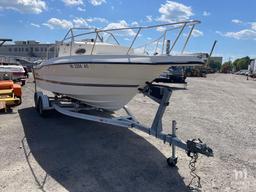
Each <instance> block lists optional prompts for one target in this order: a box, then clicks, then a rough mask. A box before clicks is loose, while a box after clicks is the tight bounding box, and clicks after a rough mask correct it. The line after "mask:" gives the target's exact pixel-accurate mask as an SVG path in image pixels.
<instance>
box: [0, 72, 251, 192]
mask: <svg viewBox="0 0 256 192" xmlns="http://www.w3.org/2000/svg"><path fill="white" fill-rule="evenodd" d="M23 93H24V96H23V104H22V105H21V106H19V107H17V108H15V109H14V111H13V113H12V114H1V115H0V191H26V192H28V191H54V192H58V191H75V192H76V191H92V192H96V191H100V192H102V191H111V192H112V191H113V192H114V191H152V192H155V191H159V192H160V191H161V192H163V191H188V189H187V187H186V185H187V184H188V183H189V181H190V179H191V176H190V174H189V168H188V162H189V160H190V159H189V157H187V156H186V154H185V153H184V152H183V151H181V150H178V152H177V154H178V157H179V160H178V164H177V167H178V168H169V167H168V166H167V164H166V157H169V156H170V151H171V150H170V147H169V146H168V145H164V144H163V143H162V142H160V141H158V140H156V139H154V138H152V137H151V136H148V135H146V134H144V133H141V132H139V131H133V130H129V129H123V128H120V127H114V126H106V125H102V124H97V123H93V122H89V121H83V120H78V119H74V118H69V117H66V116H63V115H60V114H58V113H57V112H56V113H52V114H51V116H50V117H48V118H46V119H43V118H41V117H39V116H38V114H37V113H36V112H35V109H34V104H33V83H32V80H30V81H29V82H28V83H27V85H25V86H24V87H23ZM156 107H157V105H156V104H155V103H153V102H152V101H151V100H149V99H147V98H146V97H143V96H142V95H138V96H136V97H135V98H134V99H133V100H132V101H131V102H130V103H129V108H130V109H131V111H133V112H134V113H135V114H136V115H137V117H138V119H140V120H141V121H143V122H144V123H145V124H150V122H151V118H152V114H153V113H154V112H155V110H156ZM255 115H256V81H252V80H250V81H246V78H245V77H243V76H236V75H225V74H213V75H209V76H208V77H207V78H190V79H188V87H187V89H185V90H184V89H175V90H174V92H173V95H172V97H171V100H170V106H169V107H168V109H167V112H166V114H165V117H164V122H163V124H164V126H165V131H166V132H169V131H170V128H171V121H172V120H174V119H175V120H176V121H177V123H178V128H179V129H178V135H179V136H180V137H181V138H182V139H184V140H186V139H190V138H198V137H199V138H201V139H202V140H203V141H204V142H206V143H207V144H208V145H209V146H211V147H212V148H213V149H214V154H215V156H214V157H212V158H207V157H202V156H200V158H199V162H198V164H197V172H198V174H199V175H200V176H201V183H202V191H221V192H223V191H227V192H228V191H246V192H248V191H255V188H256V116H255Z"/></svg>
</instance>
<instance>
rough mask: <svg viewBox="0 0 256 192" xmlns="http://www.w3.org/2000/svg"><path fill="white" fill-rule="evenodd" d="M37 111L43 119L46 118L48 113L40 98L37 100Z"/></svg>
mask: <svg viewBox="0 0 256 192" xmlns="http://www.w3.org/2000/svg"><path fill="white" fill-rule="evenodd" d="M37 111H38V113H39V115H40V116H41V117H46V115H47V111H46V110H45V109H44V105H43V101H42V98H41V97H39V98H38V100H37Z"/></svg>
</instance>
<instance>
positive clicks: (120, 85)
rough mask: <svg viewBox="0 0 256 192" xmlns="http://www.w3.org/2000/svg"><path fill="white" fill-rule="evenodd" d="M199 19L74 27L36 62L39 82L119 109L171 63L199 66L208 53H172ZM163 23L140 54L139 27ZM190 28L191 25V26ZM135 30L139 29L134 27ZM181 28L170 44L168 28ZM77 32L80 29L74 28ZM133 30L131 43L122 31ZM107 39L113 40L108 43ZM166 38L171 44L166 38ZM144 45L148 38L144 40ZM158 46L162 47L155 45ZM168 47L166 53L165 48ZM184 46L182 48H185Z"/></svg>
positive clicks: (90, 102) (82, 99) (55, 90)
mask: <svg viewBox="0 0 256 192" xmlns="http://www.w3.org/2000/svg"><path fill="white" fill-rule="evenodd" d="M198 23H199V21H184V22H178V23H170V24H163V25H155V26H147V27H131V28H119V29H88V28H72V29H70V30H69V31H68V33H67V34H66V36H65V37H64V39H63V40H62V41H61V42H58V43H57V44H56V45H55V46H54V49H55V56H56V57H54V58H50V59H48V60H45V61H43V62H42V63H41V64H39V65H37V66H36V67H34V77H35V79H36V81H37V85H38V87H41V88H42V89H45V90H48V91H51V92H53V93H55V94H58V95H64V96H66V97H70V98H72V99H75V100H78V101H79V102H83V103H86V104H87V105H90V106H93V107H95V108H100V109H104V110H109V111H115V110H119V109H121V108H122V107H123V106H124V105H126V104H127V103H128V102H129V101H130V100H131V99H132V98H133V97H134V96H135V95H136V94H137V93H138V92H139V91H138V89H139V88H143V87H145V85H146V83H147V82H151V81H153V80H154V79H155V78H156V77H158V76H159V74H160V73H161V72H163V71H165V70H166V69H168V68H169V67H170V66H195V65H203V64H205V62H206V61H207V58H208V55H207V54H203V53H198V54H184V53H181V54H179V55H173V54H170V52H171V51H172V50H173V48H174V47H175V45H176V43H177V41H178V40H179V38H181V36H184V35H182V34H183V33H184V29H185V28H186V27H188V28H189V30H190V32H189V35H188V36H187V38H186V40H185V44H184V47H183V51H184V49H185V47H186V45H187V43H188V40H189V38H190V36H191V34H192V31H193V29H194V26H195V25H196V24H198ZM159 27H165V28H166V30H165V31H163V32H162V34H160V35H159V36H157V38H156V39H155V40H153V41H150V43H151V44H153V45H154V46H155V48H154V50H155V51H154V53H152V54H149V53H148V52H146V51H144V52H142V53H138V49H136V48H134V46H135V42H136V41H139V37H141V36H142V31H146V30H156V29H158V28H159ZM190 27H191V28H190ZM135 30H137V32H134V31H135ZM173 30H179V31H178V33H177V37H176V39H174V41H173V43H172V46H170V41H168V40H167V38H168V33H169V32H171V31H173ZM77 31H79V33H78V32H77ZM125 31H128V34H130V33H133V37H132V38H133V39H132V40H131V44H129V45H121V43H125V42H124V41H123V40H118V38H120V37H121V39H124V36H123V35H124V34H127V32H125ZM109 38H111V39H112V40H113V41H114V42H112V43H110V42H109V41H108V40H109ZM168 42H169V43H168ZM145 44H146V45H147V46H148V44H149V43H148V42H146V43H145ZM159 45H161V49H160V48H159ZM165 48H166V50H167V49H168V51H166V53H164V49H165ZM183 51H182V52H183Z"/></svg>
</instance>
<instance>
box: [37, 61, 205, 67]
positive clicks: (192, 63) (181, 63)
mask: <svg viewBox="0 0 256 192" xmlns="http://www.w3.org/2000/svg"><path fill="white" fill-rule="evenodd" d="M70 64H96V65H99V64H103V65H104V64H107V65H131V66H133V65H151V66H152V65H180V66H183V65H188V66H189V65H203V64H204V63H203V62H200V61H190V62H171V61H170V62H160V63H133V62H97V61H96V62H76V61H75V62H63V63H51V64H44V65H42V66H40V65H39V66H36V67H35V69H41V68H43V67H46V66H51V65H53V66H54V65H70Z"/></svg>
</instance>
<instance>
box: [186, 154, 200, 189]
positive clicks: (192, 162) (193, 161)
mask: <svg viewBox="0 0 256 192" xmlns="http://www.w3.org/2000/svg"><path fill="white" fill-rule="evenodd" d="M192 154H193V155H190V157H191V160H190V161H189V164H188V166H189V169H190V175H191V176H192V179H191V181H190V182H189V184H188V188H189V189H190V190H195V188H194V187H192V186H191V185H192V183H193V181H194V180H195V179H197V186H196V188H202V185H201V182H200V181H201V178H200V177H199V175H197V174H196V162H197V159H198V154H197V153H192ZM197 191H200V190H197Z"/></svg>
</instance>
